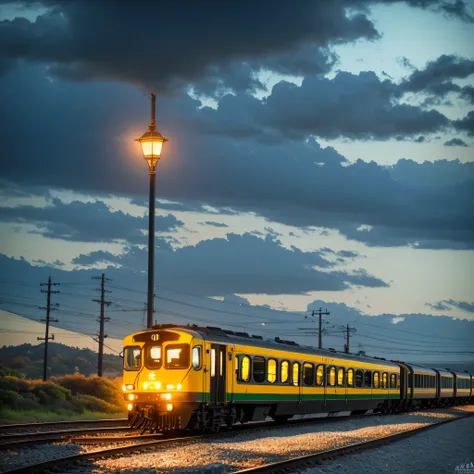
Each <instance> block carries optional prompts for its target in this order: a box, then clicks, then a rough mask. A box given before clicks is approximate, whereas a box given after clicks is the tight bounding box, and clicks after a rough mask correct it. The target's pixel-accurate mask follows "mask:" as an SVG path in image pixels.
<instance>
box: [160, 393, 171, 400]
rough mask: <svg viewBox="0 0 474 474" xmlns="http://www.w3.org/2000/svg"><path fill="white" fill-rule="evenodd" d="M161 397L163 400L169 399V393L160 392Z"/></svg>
mask: <svg viewBox="0 0 474 474" xmlns="http://www.w3.org/2000/svg"><path fill="white" fill-rule="evenodd" d="M161 398H162V399H163V400H171V393H162V394H161Z"/></svg>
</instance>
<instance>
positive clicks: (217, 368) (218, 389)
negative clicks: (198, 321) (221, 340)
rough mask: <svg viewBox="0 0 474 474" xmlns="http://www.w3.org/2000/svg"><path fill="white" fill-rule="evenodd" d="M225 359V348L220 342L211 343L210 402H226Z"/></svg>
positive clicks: (217, 403)
mask: <svg viewBox="0 0 474 474" xmlns="http://www.w3.org/2000/svg"><path fill="white" fill-rule="evenodd" d="M226 360H227V349H226V346H224V345H221V344H211V367H210V370H209V376H210V385H209V386H210V402H211V404H216V405H219V404H223V403H225V402H226V383H225V381H226V377H225V375H226V365H227V364H226Z"/></svg>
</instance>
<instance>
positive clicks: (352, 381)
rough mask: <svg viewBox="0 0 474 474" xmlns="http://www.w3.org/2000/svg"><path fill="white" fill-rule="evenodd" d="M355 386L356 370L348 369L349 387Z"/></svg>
mask: <svg viewBox="0 0 474 474" xmlns="http://www.w3.org/2000/svg"><path fill="white" fill-rule="evenodd" d="M353 385H354V369H347V386H348V387H352V386H353Z"/></svg>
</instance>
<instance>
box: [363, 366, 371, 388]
mask: <svg viewBox="0 0 474 474" xmlns="http://www.w3.org/2000/svg"><path fill="white" fill-rule="evenodd" d="M364 386H365V387H372V372H371V371H370V370H366V371H365V374H364Z"/></svg>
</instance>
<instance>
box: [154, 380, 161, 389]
mask: <svg viewBox="0 0 474 474" xmlns="http://www.w3.org/2000/svg"><path fill="white" fill-rule="evenodd" d="M160 388H161V382H155V389H156V390H159V389H160Z"/></svg>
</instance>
